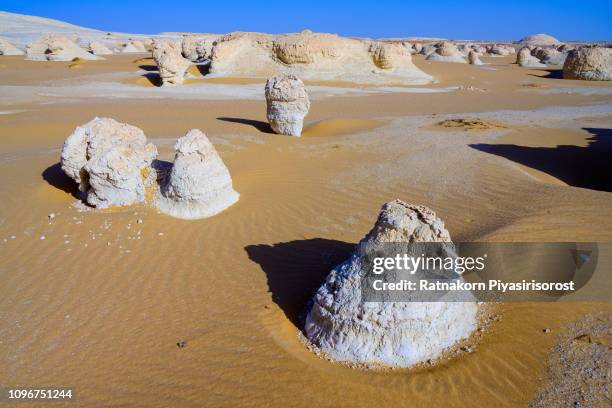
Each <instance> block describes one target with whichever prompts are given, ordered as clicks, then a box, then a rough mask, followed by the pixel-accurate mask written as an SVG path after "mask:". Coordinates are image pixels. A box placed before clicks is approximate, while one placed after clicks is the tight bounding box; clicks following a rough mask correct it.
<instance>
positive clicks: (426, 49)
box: [419, 44, 436, 56]
mask: <svg viewBox="0 0 612 408" xmlns="http://www.w3.org/2000/svg"><path fill="white" fill-rule="evenodd" d="M433 52H436V46H435V44H423V45H422V46H421V51H419V54H421V55H424V56H428V55H430V54H431V53H433Z"/></svg>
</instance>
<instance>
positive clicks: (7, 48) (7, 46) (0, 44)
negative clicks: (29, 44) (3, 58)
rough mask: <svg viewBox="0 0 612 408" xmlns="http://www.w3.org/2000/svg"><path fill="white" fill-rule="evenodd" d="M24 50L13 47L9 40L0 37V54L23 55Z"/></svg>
mask: <svg viewBox="0 0 612 408" xmlns="http://www.w3.org/2000/svg"><path fill="white" fill-rule="evenodd" d="M23 54H24V52H23V51H21V50H20V49H19V48H17V47H15V46H14V45H13V43H12V42H10V41H9V40H7V39H5V38H2V37H0V55H23Z"/></svg>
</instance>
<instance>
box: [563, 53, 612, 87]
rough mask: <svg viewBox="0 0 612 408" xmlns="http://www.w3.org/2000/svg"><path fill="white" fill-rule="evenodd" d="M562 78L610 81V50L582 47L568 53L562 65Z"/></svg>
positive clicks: (611, 55) (611, 54) (611, 64)
mask: <svg viewBox="0 0 612 408" xmlns="http://www.w3.org/2000/svg"><path fill="white" fill-rule="evenodd" d="M563 78H566V79H586V80H589V81H612V48H602V47H583V48H579V49H576V50H572V51H570V52H569V54H568V55H567V58H566V59H565V64H564V65H563Z"/></svg>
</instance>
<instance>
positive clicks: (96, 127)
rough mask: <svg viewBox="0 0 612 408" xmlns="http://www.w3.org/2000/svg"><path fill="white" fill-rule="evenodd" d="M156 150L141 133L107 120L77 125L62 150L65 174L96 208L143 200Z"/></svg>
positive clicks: (112, 120) (130, 127) (100, 119)
mask: <svg viewBox="0 0 612 408" xmlns="http://www.w3.org/2000/svg"><path fill="white" fill-rule="evenodd" d="M156 156H157V148H156V147H155V146H154V145H153V144H151V143H147V139H146V137H145V135H144V133H143V131H142V130H140V129H139V128H137V127H135V126H131V125H128V124H125V123H120V122H117V121H116V120H114V119H110V118H95V119H93V120H91V121H90V122H88V123H86V124H84V125H82V126H79V127H77V128H76V130H75V131H74V132H73V133H72V134H71V135H70V136H69V137H68V138H67V139H66V141H65V142H64V146H63V148H62V156H61V166H62V170H63V171H64V173H66V174H67V175H68V176H69V177H70V178H72V179H73V180H74V181H76V182H77V183H78V184H79V190H80V191H82V192H84V193H85V194H86V200H87V202H88V203H89V204H90V205H92V206H94V207H98V208H105V207H109V206H117V205H129V204H133V203H138V202H143V201H144V200H145V187H146V186H147V185H148V183H150V182H151V178H150V177H149V173H150V166H151V162H152V161H153V159H154V158H155V157H156Z"/></svg>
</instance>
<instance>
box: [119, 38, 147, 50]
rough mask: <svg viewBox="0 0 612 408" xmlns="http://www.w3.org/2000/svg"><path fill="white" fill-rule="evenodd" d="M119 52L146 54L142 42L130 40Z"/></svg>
mask: <svg viewBox="0 0 612 408" xmlns="http://www.w3.org/2000/svg"><path fill="white" fill-rule="evenodd" d="M121 52H124V53H131V52H147V49H146V47H145V46H144V44H143V43H142V41H139V40H130V41H128V42H127V43H126V44H125V45H124V46H123V48H121Z"/></svg>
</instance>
